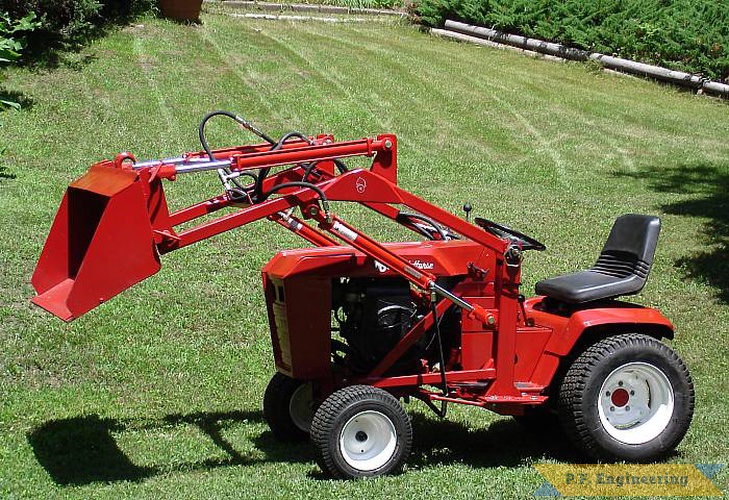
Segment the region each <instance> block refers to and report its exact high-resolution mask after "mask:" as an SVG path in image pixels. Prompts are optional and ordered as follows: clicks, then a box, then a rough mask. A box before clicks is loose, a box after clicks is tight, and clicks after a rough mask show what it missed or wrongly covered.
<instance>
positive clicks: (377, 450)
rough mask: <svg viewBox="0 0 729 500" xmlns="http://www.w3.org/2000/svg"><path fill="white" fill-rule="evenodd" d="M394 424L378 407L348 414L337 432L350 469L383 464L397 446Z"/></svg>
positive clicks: (365, 468) (391, 455) (374, 466)
mask: <svg viewBox="0 0 729 500" xmlns="http://www.w3.org/2000/svg"><path fill="white" fill-rule="evenodd" d="M396 445H397V433H396V431H395V425H394V424H393V423H392V420H390V419H389V418H388V417H386V416H385V415H384V414H382V413H380V412H379V411H372V410H368V411H363V412H361V413H358V414H356V415H355V416H354V417H352V418H350V419H349V420H348V421H347V423H346V424H344V427H342V432H341V434H340V435H339V449H340V451H341V452H342V457H343V458H344V461H345V462H347V464H348V465H349V466H350V467H352V468H353V469H356V470H359V471H373V470H377V469H379V468H380V467H382V466H383V465H385V464H386V463H387V462H388V461H389V460H390V459H391V458H392V457H393V455H394V454H395V448H396V447H397V446H396Z"/></svg>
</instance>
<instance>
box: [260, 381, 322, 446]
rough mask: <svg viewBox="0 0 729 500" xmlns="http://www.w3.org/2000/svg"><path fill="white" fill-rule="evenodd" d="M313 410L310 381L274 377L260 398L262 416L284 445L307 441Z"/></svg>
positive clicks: (314, 408) (314, 409)
mask: <svg viewBox="0 0 729 500" xmlns="http://www.w3.org/2000/svg"><path fill="white" fill-rule="evenodd" d="M315 411H316V407H315V401H314V394H313V386H312V383H311V382H307V381H304V380H296V379H293V378H291V377H287V376H286V375H284V374H283V373H278V372H277V373H276V374H274V376H273V377H272V378H271V381H270V382H269V383H268V387H267V388H266V394H265V395H264V397H263V416H264V417H265V418H266V422H267V423H268V426H269V427H270V428H271V431H272V432H273V434H274V436H276V437H277V438H278V439H279V440H280V441H284V442H296V441H304V440H306V439H308V438H309V428H310V427H311V419H312V418H313V416H314V412H315Z"/></svg>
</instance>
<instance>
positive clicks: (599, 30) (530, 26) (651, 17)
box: [418, 0, 729, 79]
mask: <svg viewBox="0 0 729 500" xmlns="http://www.w3.org/2000/svg"><path fill="white" fill-rule="evenodd" d="M418 14H419V16H420V18H421V20H422V22H423V24H425V25H428V26H438V25H441V24H442V23H443V22H444V20H445V19H457V20H461V21H464V22H468V23H473V24H478V25H482V26H489V27H494V28H496V29H501V30H504V31H508V32H512V33H519V34H523V35H526V36H533V37H537V38H542V39H546V40H549V41H554V42H560V43H564V44H567V45H570V46H574V47H579V48H582V49H586V50H591V51H596V52H602V53H607V54H611V55H617V56H621V57H626V58H630V59H636V60H639V61H643V62H648V63H653V64H659V65H662V66H667V67H669V68H673V69H679V70H683V71H687V72H690V73H702V74H705V75H706V76H708V77H710V78H715V79H724V78H727V77H729V2H718V1H716V0H601V1H600V2H586V1H584V0H422V3H421V4H420V5H419V8H418Z"/></svg>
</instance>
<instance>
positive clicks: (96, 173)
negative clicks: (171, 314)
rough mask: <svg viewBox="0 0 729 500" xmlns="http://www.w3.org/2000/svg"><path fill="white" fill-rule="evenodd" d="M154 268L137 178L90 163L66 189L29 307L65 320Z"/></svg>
mask: <svg viewBox="0 0 729 500" xmlns="http://www.w3.org/2000/svg"><path fill="white" fill-rule="evenodd" d="M159 269H160V262H159V257H158V255H157V250H156V248H155V245H154V240H153V237H152V223H151V222H150V218H149V213H148V210H147V203H146V197H145V194H144V191H143V188H142V182H141V181H140V180H139V178H138V175H137V174H136V173H135V172H133V171H130V170H122V169H119V168H113V167H110V166H105V165H94V166H92V167H91V169H90V170H89V172H88V173H87V174H86V175H84V176H83V177H81V178H79V179H77V180H76V181H74V182H73V183H72V184H71V185H70V186H69V187H68V189H67V190H66V194H65V196H64V197H63V201H62V202H61V207H60V208H59V209H58V213H57V214H56V218H55V220H54V221H53V225H52V226H51V231H50V234H49V235H48V239H47V240H46V243H45V246H44V247H43V252H42V253H41V256H40V259H39V261H38V265H37V266H36V268H35V271H34V273H33V278H32V280H31V282H32V284H33V287H34V288H35V290H36V292H37V293H38V295H37V296H36V297H35V298H34V299H33V303H35V304H36V305H39V306H40V307H42V308H43V309H46V310H47V311H49V312H50V313H52V314H54V315H56V316H58V317H59V318H61V319H62V320H64V321H71V320H73V319H75V318H78V317H79V316H81V315H83V314H84V313H86V312H88V311H90V310H91V309H93V308H94V307H96V306H98V305H99V304H101V303H102V302H104V301H106V300H108V299H110V298H111V297H113V296H114V295H116V294H118V293H120V292H122V291H124V290H126V289H127V288H129V287H130V286H132V285H134V284H135V283H138V282H139V281H142V280H143V279H145V278H147V277H149V276H152V275H153V274H155V273H156V272H157V271H159Z"/></svg>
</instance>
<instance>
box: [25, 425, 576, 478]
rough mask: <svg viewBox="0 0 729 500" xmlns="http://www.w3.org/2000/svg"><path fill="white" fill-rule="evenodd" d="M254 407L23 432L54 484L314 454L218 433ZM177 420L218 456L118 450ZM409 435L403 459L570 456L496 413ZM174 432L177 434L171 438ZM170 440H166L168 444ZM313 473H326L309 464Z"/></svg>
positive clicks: (480, 463) (260, 438) (419, 462)
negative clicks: (482, 422)
mask: <svg viewBox="0 0 729 500" xmlns="http://www.w3.org/2000/svg"><path fill="white" fill-rule="evenodd" d="M263 421H264V419H263V415H262V414H261V412H227V413H214V412H211V413H192V414H187V415H179V414H178V415H168V416H165V417H162V418H159V419H154V420H147V419H126V420H122V419H113V418H101V417H99V416H97V415H89V416H82V417H74V418H68V419H59V420H51V421H48V422H46V423H44V424H42V425H40V426H39V427H37V428H36V429H34V430H33V431H32V432H30V433H29V434H28V442H29V443H30V445H31V447H32V449H33V452H34V454H35V457H36V459H37V460H38V462H39V463H40V464H41V466H42V467H43V468H44V469H45V470H46V472H48V474H49V475H50V476H51V478H52V480H53V481H54V482H55V483H56V484H58V485H62V486H82V485H87V484H91V483H98V482H117V481H142V480H144V479H147V478H151V477H154V476H157V475H160V474H166V473H169V472H172V471H201V470H211V469H215V468H219V467H230V466H239V465H255V464H259V463H265V462H280V463H304V462H312V461H314V458H315V457H314V450H313V449H312V447H311V445H310V444H309V443H307V442H303V443H293V444H292V443H281V442H279V441H277V440H276V438H274V436H273V434H272V433H271V432H270V431H265V432H263V433H261V434H259V435H257V436H255V437H254V438H253V439H252V442H253V445H254V447H255V448H256V449H257V450H258V451H260V452H262V453H263V457H260V456H255V457H251V456H247V455H246V454H244V453H241V452H240V451H238V450H237V449H236V447H235V446H234V445H233V443H231V442H230V441H229V440H228V439H226V437H225V431H226V429H228V428H231V427H234V426H241V425H246V424H251V423H254V424H255V423H261V422H263ZM180 425H193V426H196V427H197V428H198V429H199V430H200V431H201V432H202V433H203V434H204V435H205V436H206V437H207V438H209V439H210V440H211V441H212V442H213V443H214V444H215V445H216V446H217V447H218V448H219V449H220V450H222V451H224V452H225V454H226V457H224V458H209V459H204V460H199V461H193V462H186V463H179V462H175V463H164V462H163V463H158V464H155V465H151V466H140V465H137V464H135V463H134V462H133V461H132V459H131V458H130V457H129V456H128V455H127V454H126V453H125V452H124V451H123V449H122V448H121V447H120V445H119V441H118V436H120V435H123V434H124V433H125V432H133V431H135V432H138V431H155V430H157V431H159V430H162V429H168V428H170V427H175V426H180ZM413 427H414V432H415V443H414V448H413V451H412V454H411V456H410V459H409V460H408V465H409V466H410V467H412V468H415V469H417V468H423V467H427V466H431V465H438V464H450V463H465V464H469V465H471V466H473V467H498V466H507V467H510V466H518V465H523V464H524V463H530V462H531V461H534V460H537V459H541V458H543V457H547V458H553V459H557V460H564V461H569V460H577V457H576V456H575V455H573V453H574V452H573V451H572V447H571V446H570V445H569V444H568V443H567V442H566V439H563V438H561V437H560V438H556V437H555V434H553V433H547V432H525V430H524V428H523V427H522V426H520V425H519V424H517V423H516V422H514V421H512V420H499V421H496V422H494V423H493V424H491V426H490V427H489V428H488V429H480V430H475V431H474V430H472V429H469V428H468V427H466V426H464V425H463V424H460V423H454V422H449V421H437V420H433V419H428V418H426V417H424V416H423V415H420V414H415V415H414V416H413ZM179 439H180V440H182V439H184V438H179ZM174 444H175V443H174V441H172V442H171V443H170V447H171V448H173V447H174ZM309 477H311V478H313V479H329V478H328V477H327V476H325V475H324V474H323V473H322V472H321V471H319V470H316V471H312V472H311V473H310V474H309Z"/></svg>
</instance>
